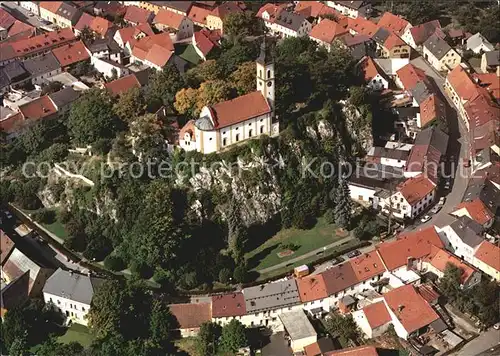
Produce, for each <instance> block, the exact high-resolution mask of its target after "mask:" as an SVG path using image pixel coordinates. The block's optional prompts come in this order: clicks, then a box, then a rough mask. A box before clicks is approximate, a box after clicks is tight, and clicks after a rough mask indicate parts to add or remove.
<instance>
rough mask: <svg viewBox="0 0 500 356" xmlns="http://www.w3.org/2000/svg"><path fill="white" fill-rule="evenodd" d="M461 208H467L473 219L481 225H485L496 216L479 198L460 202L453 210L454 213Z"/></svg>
mask: <svg viewBox="0 0 500 356" xmlns="http://www.w3.org/2000/svg"><path fill="white" fill-rule="evenodd" d="M461 209H465V210H466V211H467V213H468V215H469V216H470V217H471V219H472V220H474V221H475V222H477V223H478V224H480V225H485V224H487V223H488V222H490V221H491V219H493V218H494V216H493V214H492V213H491V212H490V211H489V209H488V208H487V207H486V205H484V203H483V202H482V201H481V199H479V198H477V199H474V200H472V201H465V202H463V203H460V204H459V205H458V206H457V207H456V208H455V210H454V211H453V212H452V214H454V213H456V212H457V211H458V210H461Z"/></svg>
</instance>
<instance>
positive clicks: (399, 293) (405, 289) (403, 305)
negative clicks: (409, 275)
mask: <svg viewBox="0 0 500 356" xmlns="http://www.w3.org/2000/svg"><path fill="white" fill-rule="evenodd" d="M384 299H385V302H386V303H387V306H388V307H389V308H390V309H391V311H392V312H393V313H394V314H395V315H396V317H397V318H398V320H399V321H400V322H401V324H402V325H403V327H404V328H405V330H406V331H407V332H408V334H410V333H412V332H414V331H416V330H418V329H420V328H423V327H424V326H427V325H429V324H430V323H432V322H433V321H435V320H437V319H439V315H437V314H436V312H435V311H434V309H432V307H431V306H430V305H429V304H428V303H427V302H426V301H425V299H424V298H422V296H420V295H419V294H418V293H417V292H416V291H415V288H414V287H413V285H412V284H408V285H405V286H402V287H399V288H396V289H393V290H391V291H389V292H387V293H385V294H384Z"/></svg>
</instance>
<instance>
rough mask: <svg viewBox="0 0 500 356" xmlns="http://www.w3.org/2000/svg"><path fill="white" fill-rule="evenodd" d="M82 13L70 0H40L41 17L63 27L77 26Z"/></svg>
mask: <svg viewBox="0 0 500 356" xmlns="http://www.w3.org/2000/svg"><path fill="white" fill-rule="evenodd" d="M82 13H83V12H82V10H81V9H80V8H78V7H76V6H74V5H73V4H71V3H70V2H68V1H40V17H41V18H42V19H44V20H47V21H49V22H52V23H53V24H55V25H57V26H59V27H61V28H65V27H69V28H71V27H73V26H75V25H76V24H77V23H78V20H79V19H80V16H82Z"/></svg>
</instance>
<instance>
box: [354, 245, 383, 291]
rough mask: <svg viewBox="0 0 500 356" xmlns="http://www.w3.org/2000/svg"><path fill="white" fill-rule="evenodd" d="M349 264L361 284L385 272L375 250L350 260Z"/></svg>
mask: <svg viewBox="0 0 500 356" xmlns="http://www.w3.org/2000/svg"><path fill="white" fill-rule="evenodd" d="M349 263H350V264H351V267H352V270H353V271H354V274H355V275H356V278H357V280H358V282H359V283H361V282H364V281H367V280H369V279H370V278H373V277H375V276H377V275H380V274H382V273H384V272H385V267H384V264H383V263H382V260H381V259H380V256H379V255H378V254H377V251H375V250H373V251H370V252H366V253H363V254H362V255H360V256H358V257H356V258H353V259H350V260H349Z"/></svg>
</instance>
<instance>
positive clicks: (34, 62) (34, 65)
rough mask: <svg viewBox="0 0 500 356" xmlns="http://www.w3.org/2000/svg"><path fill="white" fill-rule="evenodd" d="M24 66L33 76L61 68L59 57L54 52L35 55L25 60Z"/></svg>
mask: <svg viewBox="0 0 500 356" xmlns="http://www.w3.org/2000/svg"><path fill="white" fill-rule="evenodd" d="M23 65H24V68H25V69H26V70H27V71H28V72H29V73H30V75H31V76H33V77H37V76H39V75H41V74H45V73H50V72H52V71H54V70H57V69H59V68H61V65H60V64H59V62H58V61H57V58H56V57H55V56H54V55H53V54H52V53H47V54H44V55H42V56H38V57H33V58H29V59H27V60H25V61H24V62H23Z"/></svg>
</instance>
